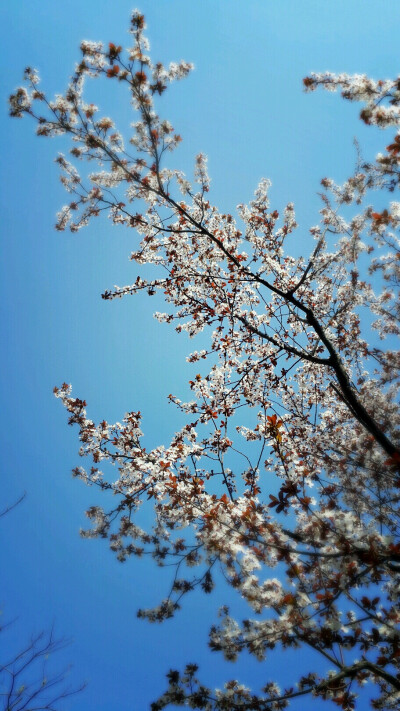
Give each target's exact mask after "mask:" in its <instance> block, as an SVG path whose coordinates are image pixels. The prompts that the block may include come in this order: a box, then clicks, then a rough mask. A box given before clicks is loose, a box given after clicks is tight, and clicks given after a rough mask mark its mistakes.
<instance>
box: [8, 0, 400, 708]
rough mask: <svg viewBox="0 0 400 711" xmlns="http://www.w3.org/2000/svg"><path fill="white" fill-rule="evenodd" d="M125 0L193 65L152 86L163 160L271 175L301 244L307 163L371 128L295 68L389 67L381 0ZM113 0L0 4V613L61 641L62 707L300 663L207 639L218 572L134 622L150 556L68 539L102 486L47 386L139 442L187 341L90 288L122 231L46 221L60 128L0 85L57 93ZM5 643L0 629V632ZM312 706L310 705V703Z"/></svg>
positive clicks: (179, 368) (162, 408) (376, 137)
mask: <svg viewBox="0 0 400 711" xmlns="http://www.w3.org/2000/svg"><path fill="white" fill-rule="evenodd" d="M139 7H140V9H141V11H142V12H143V13H144V14H145V15H146V19H147V24H148V30H147V35H148V36H149V38H150V42H151V52H152V56H153V59H160V60H161V61H164V62H166V63H168V62H169V61H172V60H180V59H185V60H187V61H190V62H193V63H194V64H195V71H194V72H193V74H191V75H190V76H189V78H188V79H186V80H185V81H184V82H180V83H179V84H174V85H173V86H172V87H171V89H170V90H169V91H168V92H166V94H165V99H164V98H163V100H162V102H159V107H160V112H161V114H162V115H163V116H164V117H165V118H167V119H169V120H170V121H171V122H172V124H173V126H174V127H175V129H176V131H177V132H178V133H179V134H180V135H181V136H182V137H183V143H182V145H181V147H180V148H179V150H178V151H177V152H176V153H174V154H173V156H172V158H170V159H169V160H170V163H171V165H173V167H177V168H180V169H183V170H184V171H185V172H186V173H187V174H188V177H189V178H190V177H191V175H192V167H193V162H194V157H195V155H196V154H197V153H198V152H199V151H202V152H205V153H206V154H208V156H209V170H210V174H211V178H212V186H211V193H210V199H211V200H213V201H214V202H215V203H216V204H217V205H218V206H219V207H220V208H221V209H222V210H227V211H230V212H234V210H235V206H236V205H237V204H238V203H240V202H246V201H248V200H249V199H251V197H252V193H253V191H254V189H255V187H256V186H257V183H258V181H259V180H260V178H261V177H264V176H265V177H269V178H270V179H271V180H272V183H273V187H272V191H271V205H272V208H273V209H274V208H275V209H277V210H278V211H280V212H281V211H282V209H283V207H284V206H285V204H286V203H287V202H288V201H293V202H294V203H295V208H296V213H297V217H298V222H299V225H300V227H299V229H298V230H297V231H296V235H295V237H294V238H293V239H294V242H293V250H294V251H295V252H296V253H299V251H301V252H304V253H308V252H309V250H310V242H309V236H308V228H309V227H310V226H312V225H314V224H316V223H317V222H318V220H319V215H318V210H319V206H320V203H319V199H318V197H317V192H318V189H319V183H320V180H321V178H323V177H325V176H329V177H332V178H334V179H335V180H336V181H338V182H340V181H341V180H344V179H345V178H346V177H347V176H348V175H350V173H351V171H352V169H353V165H354V162H355V158H356V155H355V150H354V146H353V139H354V137H357V138H358V139H359V141H360V144H361V147H362V150H363V153H364V155H365V157H372V156H374V155H375V153H376V152H377V151H378V150H380V149H381V147H382V145H386V143H387V140H386V143H385V137H384V136H382V134H381V133H380V132H379V130H378V129H367V128H366V127H365V126H363V125H362V124H361V122H359V121H358V118H357V117H358V112H359V108H360V107H359V105H351V104H350V103H349V102H343V101H341V99H340V96H338V95H336V94H333V95H329V94H327V93H326V92H320V93H315V94H312V95H307V94H304V92H303V89H302V78H303V77H304V76H305V75H307V74H308V73H310V72H311V71H325V70H330V71H334V72H341V71H344V72H347V73H366V74H370V75H371V76H373V77H375V78H387V77H392V76H396V75H397V74H398V72H399V64H398V51H397V45H398V34H399V24H400V8H399V3H398V0H381V1H380V2H379V3H377V2H376V1H375V0H374V1H370V0H350V1H349V0H323V2H321V0H302V2H299V1H298V0H280V2H275V1H274V0H248V1H247V2H246V3H239V2H237V0H232V1H230V0H217V1H216V0H201V1H200V0H191V1H190V2H188V1H187V0H185V1H184V0H142V2H141V3H140V5H139ZM131 9H133V8H132V5H131V3H130V2H127V1H126V0H119V2H118V3H110V2H106V1H105V0H96V1H95V0H84V2H82V0H79V1H78V0H66V2H64V3H58V2H54V0H53V1H51V0H42V2H41V3H40V4H39V3H35V2H31V3H27V2H23V0H15V2H13V3H11V2H8V3H3V7H2V9H1V11H0V13H1V16H0V20H1V28H2V29H1V32H2V38H1V51H2V53H3V66H6V71H3V72H2V75H1V92H2V97H3V111H2V112H1V116H0V121H1V124H2V125H1V128H2V131H1V136H2V142H3V144H2V159H3V160H2V167H3V187H2V192H1V203H2V205H1V214H2V234H3V239H2V251H3V255H2V263H1V290H2V294H1V301H0V307H1V312H2V316H1V318H2V333H3V347H2V350H1V360H2V363H1V373H2V376H3V377H2V383H1V394H2V403H3V407H2V410H1V419H2V423H1V435H2V487H1V497H0V510H1V509H3V508H5V507H6V506H7V505H9V504H11V503H12V502H13V501H14V500H15V499H17V498H18V497H19V496H20V495H21V493H22V492H24V491H26V493H27V496H26V499H25V500H24V502H23V503H22V504H21V505H20V506H19V507H17V508H16V509H15V510H14V511H12V512H11V513H10V514H9V515H8V516H7V518H3V519H1V520H0V532H1V539H2V540H1V546H0V555H1V570H2V571H3V584H2V590H1V596H0V607H1V609H2V611H3V619H4V620H12V619H16V622H15V624H14V626H13V627H12V628H11V629H10V630H9V631H8V632H7V647H8V649H9V648H10V647H15V649H18V648H19V646H21V645H22V643H23V642H24V640H26V638H27V637H29V636H30V634H31V632H37V631H38V630H41V629H46V628H48V627H49V626H51V625H52V624H54V625H55V630H56V632H57V633H58V634H59V635H60V636H65V637H68V638H71V640H72V644H71V646H70V647H69V648H68V649H67V650H66V651H65V652H63V654H62V655H61V656H60V663H61V664H62V663H63V660H64V662H65V663H66V664H68V663H69V662H72V663H73V665H74V668H73V670H72V671H71V680H72V681H75V682H77V683H79V681H81V680H83V679H84V680H87V681H88V688H87V690H86V691H85V692H84V693H83V694H82V695H80V696H78V697H76V698H75V699H72V700H70V701H69V702H66V703H65V709H71V711H116V710H118V711H142V709H143V710H144V709H147V708H149V704H150V702H151V701H152V700H154V698H155V697H156V696H157V695H158V694H159V693H161V692H162V691H163V690H164V688H165V681H164V679H165V672H166V671H168V669H169V668H170V667H173V668H181V667H182V666H183V665H184V664H185V663H186V662H197V663H199V664H200V667H201V676H202V678H203V679H204V681H205V682H206V683H208V684H210V685H221V684H222V683H223V682H224V681H225V680H226V679H228V678H233V677H235V676H236V675H237V676H238V678H239V679H240V680H241V681H243V682H245V683H249V684H254V685H255V687H258V686H259V685H262V684H263V681H265V679H266V678H273V677H274V674H278V676H279V677H280V681H281V682H282V683H284V680H285V678H284V668H285V666H287V665H290V664H299V659H298V657H296V656H295V655H294V654H293V653H292V654H291V655H289V654H287V655H285V657H282V656H279V655H274V656H272V657H271V659H270V660H269V661H268V662H267V663H266V664H258V663H256V662H254V661H251V660H246V659H245V660H244V663H243V664H242V663H240V664H239V665H235V666H233V665H228V664H227V663H224V662H223V660H221V659H220V658H219V656H217V655H212V656H211V655H210V653H209V651H208V650H207V632H208V628H209V626H210V625H211V624H212V622H214V621H215V620H216V614H217V609H218V607H219V606H220V605H222V604H224V603H226V602H228V603H229V604H232V606H233V610H235V611H236V612H237V614H238V616H239V617H240V616H245V615H246V608H245V607H244V606H243V605H242V604H241V602H240V601H235V600H234V599H233V598H232V594H231V593H229V594H228V595H229V597H228V599H227V597H226V594H225V591H224V589H223V587H220V588H218V589H217V590H216V591H215V592H214V593H213V594H212V595H211V596H209V597H205V596H204V595H203V596H200V595H197V594H194V595H192V596H189V598H188V600H187V601H186V602H185V603H184V606H183V610H182V611H181V613H180V614H179V615H177V617H176V618H175V620H170V621H168V622H167V623H164V624H163V625H162V626H149V625H148V623H146V622H143V621H140V620H137V619H136V610H137V608H138V607H141V606H144V607H149V606H151V604H153V603H156V602H157V601H158V600H159V599H160V597H162V596H163V595H164V594H165V593H166V591H167V590H168V585H169V575H168V571H166V570H161V571H160V570H158V569H155V568H154V567H153V566H152V565H151V562H148V561H143V562H140V561H136V560H132V561H130V562H129V561H128V562H127V563H126V564H124V565H121V564H120V563H118V562H117V561H116V559H115V557H114V556H113V555H112V554H111V553H110V552H109V551H108V548H107V545H106V544H105V543H104V542H103V541H87V540H82V539H81V538H80V537H79V528H80V527H81V526H82V525H85V517H84V511H85V509H86V508H87V507H88V506H89V505H91V504H94V503H100V504H101V496H100V497H99V496H98V495H97V493H96V492H95V491H93V490H92V489H88V488H86V487H85V486H84V485H83V484H82V483H81V482H78V481H74V480H73V479H72V478H71V477H70V471H71V469H72V467H74V466H76V465H77V464H80V463H82V464H83V462H80V461H79V457H78V454H77V451H78V441H77V433H76V431H74V430H72V429H69V428H67V426H66V417H65V412H63V410H62V408H61V407H60V404H59V403H58V402H57V401H56V400H55V399H54V398H53V396H52V388H53V387H54V385H60V384H61V383H62V382H63V381H66V382H71V383H72V384H73V388H74V393H75V395H76V396H78V397H81V398H85V399H86V400H87V402H88V414H89V417H91V418H93V419H94V420H95V421H98V420H99V419H103V418H106V419H107V420H108V421H109V422H114V421H116V420H121V418H122V417H123V415H124V413H125V412H126V411H128V410H141V411H142V413H143V429H144V431H145V435H146V439H145V441H146V445H147V446H148V447H152V446H155V445H157V444H161V443H167V442H168V439H169V437H171V435H172V434H173V433H174V431H175V429H177V428H178V426H179V422H180V419H179V417H178V415H177V413H176V412H175V411H174V410H173V406H172V405H169V404H168V403H167V395H168V393H170V392H172V393H174V394H176V395H177V396H178V397H185V394H186V392H187V381H188V380H189V378H190V371H189V369H188V370H187V371H185V356H186V355H187V353H189V352H190V351H191V350H193V343H189V342H188V341H187V339H186V336H177V335H176V334H175V333H174V332H173V331H172V330H171V329H170V328H169V327H168V326H166V325H165V324H162V325H161V324H159V323H158V322H156V321H155V320H154V319H152V314H153V312H154V311H156V310H164V309H163V308H162V303H161V302H160V301H159V300H158V297H154V299H149V298H148V297H146V296H143V297H139V296H137V297H135V298H125V299H123V300H116V301H112V302H105V301H103V300H102V299H101V298H100V295H101V293H102V292H103V291H104V290H105V289H109V288H112V286H113V285H114V284H119V285H123V284H127V283H130V282H133V281H134V279H135V277H136V267H135V266H134V265H132V263H131V262H129V261H128V257H129V254H130V252H131V251H132V249H133V248H134V246H135V244H136V243H137V239H136V235H135V233H134V231H133V230H131V231H124V230H122V229H121V230H119V229H118V228H116V227H114V228H111V225H110V224H109V223H107V221H102V222H100V221H97V222H95V223H92V224H91V225H90V226H89V227H88V228H86V229H85V230H83V231H81V232H79V233H78V234H70V233H67V232H65V233H61V234H60V233H57V232H55V231H54V229H53V225H54V222H55V213H56V212H57V211H58V210H59V209H60V208H61V206H62V205H63V204H64V202H66V197H65V194H64V191H63V188H62V186H61V185H60V183H59V180H58V172H57V166H56V165H54V162H53V160H54V158H55V157H56V155H57V152H58V151H62V150H64V152H66V150H67V148H66V144H65V143H64V142H63V141H62V140H60V141H58V140H57V139H53V140H52V141H49V140H44V139H39V138H36V137H35V136H34V133H33V126H32V125H30V124H29V121H28V120H27V119H24V120H23V121H16V120H13V121H11V120H10V119H9V118H8V117H7V116H6V109H5V102H6V99H7V96H8V95H9V93H10V92H11V91H12V90H13V89H14V88H15V86H17V85H18V84H19V83H20V81H21V76H22V72H23V69H24V67H25V66H26V65H28V64H29V65H31V66H34V67H36V68H37V69H38V70H39V72H40V75H41V77H42V86H43V89H44V90H45V91H46V93H48V95H49V96H51V95H52V94H54V93H57V92H59V93H61V92H62V91H63V90H64V88H65V86H66V84H67V80H68V77H69V75H70V73H71V70H72V69H73V66H74V63H75V61H76V60H77V59H78V58H79V54H80V53H79V44H80V41H81V40H82V39H92V40H98V39H101V40H103V41H105V42H109V41H111V42H114V43H116V44H124V42H126V43H128V42H129V41H130V40H129V38H128V35H127V34H126V30H127V28H128V23H129V15H130V10H131ZM91 89H92V87H91V86H90V90H91ZM103 90H104V96H103V94H102V91H103ZM94 91H96V102H97V103H99V105H100V106H103V107H107V111H108V112H109V113H110V115H111V116H112V117H113V118H114V119H115V120H116V123H117V125H118V127H119V128H120V129H121V130H122V131H123V132H124V133H125V134H126V132H127V130H128V129H129V123H130V122H131V121H133V120H135V118H134V116H133V115H132V114H131V109H130V106H129V101H128V100H127V98H126V97H124V95H123V92H120V93H119V94H117V92H115V94H113V93H110V91H109V89H108V87H107V86H104V84H103V85H101V86H100V83H99V86H98V87H97V88H96V90H94V88H93V92H94ZM89 94H90V91H89ZM5 640H6V638H5V634H4V635H2V636H1V637H0V648H3V649H4V645H5ZM0 661H1V658H0ZM302 703H303V702H302V701H300V702H299V704H298V705H296V704H295V703H294V704H293V708H294V709H297V708H298V709H301V708H302ZM311 705H312V704H310V707H311ZM321 706H322V702H320V704H318V702H314V704H313V705H312V708H314V709H316V711H318V709H319V707H321ZM324 708H325V705H324Z"/></svg>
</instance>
